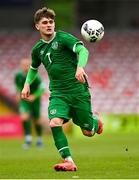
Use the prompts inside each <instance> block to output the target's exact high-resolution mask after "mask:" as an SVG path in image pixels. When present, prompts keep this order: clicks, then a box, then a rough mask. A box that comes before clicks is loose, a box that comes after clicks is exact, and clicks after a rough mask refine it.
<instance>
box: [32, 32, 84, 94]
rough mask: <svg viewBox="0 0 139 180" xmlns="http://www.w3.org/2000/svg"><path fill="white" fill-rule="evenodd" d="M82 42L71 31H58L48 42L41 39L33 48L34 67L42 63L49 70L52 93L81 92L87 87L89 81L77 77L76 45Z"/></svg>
mask: <svg viewBox="0 0 139 180" xmlns="http://www.w3.org/2000/svg"><path fill="white" fill-rule="evenodd" d="M78 43H79V44H82V42H81V41H80V40H79V39H77V38H76V37H74V36H72V35H71V34H69V33H66V32H63V31H58V32H56V33H55V36H54V38H53V39H52V40H51V41H49V42H46V41H44V40H43V39H40V40H39V41H38V42H37V43H36V44H35V46H34V47H33V49H32V65H31V68H32V69H37V68H38V66H39V65H40V64H41V63H42V64H43V65H44V67H45V69H46V70H47V73H48V76H49V80H50V85H49V89H50V91H51V93H60V92H61V93H67V92H68V93H70V92H71V93H79V92H83V91H84V90H85V89H87V82H86V83H85V84H82V83H80V82H79V81H78V80H77V79H76V78H75V73H76V68H77V63H78V56H77V54H76V53H75V47H76V45H77V44H78Z"/></svg>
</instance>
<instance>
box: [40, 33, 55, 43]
mask: <svg viewBox="0 0 139 180" xmlns="http://www.w3.org/2000/svg"><path fill="white" fill-rule="evenodd" d="M55 36H56V32H54V36H53V38H52V39H50V40H49V41H46V40H44V39H41V41H43V42H44V43H47V44H49V43H50V42H52V41H53V39H54V38H55Z"/></svg>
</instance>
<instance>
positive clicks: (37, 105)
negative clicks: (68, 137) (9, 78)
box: [15, 58, 45, 149]
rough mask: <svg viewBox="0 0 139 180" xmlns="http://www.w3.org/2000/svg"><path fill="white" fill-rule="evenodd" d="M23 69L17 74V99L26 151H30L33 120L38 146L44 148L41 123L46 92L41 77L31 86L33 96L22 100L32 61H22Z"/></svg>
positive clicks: (25, 59)
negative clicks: (43, 99)
mask: <svg viewBox="0 0 139 180" xmlns="http://www.w3.org/2000/svg"><path fill="white" fill-rule="evenodd" d="M20 63H21V69H20V70H19V71H18V72H17V73H16V74H15V86H16V92H17V95H16V99H17V102H18V107H19V113H20V117H21V120H22V125H23V130H24V136H25V143H24V144H23V148H24V149H28V148H29V147H30V146H31V144H32V132H31V130H32V127H31V123H32V121H31V120H33V123H34V128H35V131H36V134H37V140H36V146H37V147H42V146H43V142H42V138H41V137H42V125H41V121H40V114H41V96H42V95H43V93H44V92H45V88H44V84H43V82H42V80H41V78H40V76H39V75H37V77H36V78H35V80H34V82H33V83H32V86H31V94H30V96H29V97H28V99H27V100H23V99H21V98H20V93H21V90H22V88H23V85H24V82H25V79H26V75H27V72H28V69H29V66H30V59H27V58H24V59H22V60H21V62H20Z"/></svg>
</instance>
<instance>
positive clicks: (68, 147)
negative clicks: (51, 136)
mask: <svg viewBox="0 0 139 180" xmlns="http://www.w3.org/2000/svg"><path fill="white" fill-rule="evenodd" d="M66 148H69V147H68V146H65V147H63V148H61V149H59V150H58V152H60V151H62V150H63V149H66Z"/></svg>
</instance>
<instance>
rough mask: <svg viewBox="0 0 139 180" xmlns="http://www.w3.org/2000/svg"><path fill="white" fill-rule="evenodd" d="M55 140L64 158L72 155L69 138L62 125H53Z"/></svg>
mask: <svg viewBox="0 0 139 180" xmlns="http://www.w3.org/2000/svg"><path fill="white" fill-rule="evenodd" d="M51 130H52V134H53V138H54V142H55V145H56V148H57V149H58V152H59V153H60V155H61V157H62V158H63V159H65V158H67V157H69V156H71V153H70V150H69V146H68V142H67V138H66V136H65V134H64V132H63V129H62V126H56V127H51Z"/></svg>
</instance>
